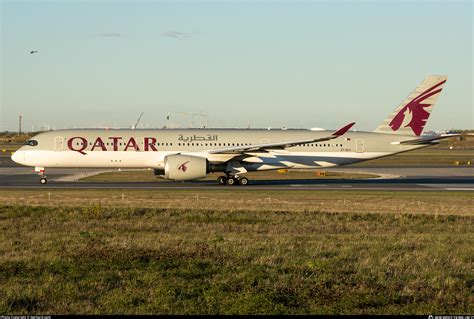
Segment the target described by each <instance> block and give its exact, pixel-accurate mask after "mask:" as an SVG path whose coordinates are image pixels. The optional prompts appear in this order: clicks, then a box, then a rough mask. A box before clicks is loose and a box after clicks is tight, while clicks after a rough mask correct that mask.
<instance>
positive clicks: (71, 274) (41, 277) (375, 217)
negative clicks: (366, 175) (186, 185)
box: [0, 189, 474, 314]
mask: <svg viewBox="0 0 474 319" xmlns="http://www.w3.org/2000/svg"><path fill="white" fill-rule="evenodd" d="M473 226H474V199H473V197H472V194H471V193H469V192H449V193H448V192H420V193H402V192H397V193H393V192H353V191H333V192H331V191H328V192H309V191H293V192H265V191H248V190H247V191H246V190H235V189H232V190H219V191H131V190H128V191H127V190H123V191H112V190H94V191H88V190H80V191H74V190H41V191H36V190H5V191H3V190H2V192H1V193H0V229H1V232H0V252H1V255H2V258H1V259H0V286H1V287H2V289H0V313H6V314H7V313H15V314H27V313H35V314H40V313H43V314H51V313H64V314H67V313H88V314H93V313H96V314H111V313H130V314H145V313H162V314H217V313H220V314H247V313H263V314H282V313H283V314H285V313H287V314H307V313H313V314H340V313H357V314H369V313H377V314H378V313H391V314H401V313H402V314H413V313H416V314H431V313H434V314H454V313H456V314H467V313H473V311H474V307H473V304H474V302H473V301H474V299H473V285H474V278H473V272H472V264H473V261H474V252H473V249H472V247H473V244H474V238H473V236H472V228H473Z"/></svg>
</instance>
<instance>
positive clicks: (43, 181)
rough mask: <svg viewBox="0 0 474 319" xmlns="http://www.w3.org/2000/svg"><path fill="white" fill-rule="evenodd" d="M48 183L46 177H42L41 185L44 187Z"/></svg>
mask: <svg viewBox="0 0 474 319" xmlns="http://www.w3.org/2000/svg"><path fill="white" fill-rule="evenodd" d="M47 182H48V180H47V179H46V177H41V179H40V183H41V184H43V185H44V184H46V183H47Z"/></svg>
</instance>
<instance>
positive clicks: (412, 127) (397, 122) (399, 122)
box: [374, 75, 448, 136]
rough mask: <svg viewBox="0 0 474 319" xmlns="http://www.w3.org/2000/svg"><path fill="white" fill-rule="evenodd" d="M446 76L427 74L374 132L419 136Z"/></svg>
mask: <svg viewBox="0 0 474 319" xmlns="http://www.w3.org/2000/svg"><path fill="white" fill-rule="evenodd" d="M447 78H448V77H447V76H445V75H430V76H428V77H427V78H426V79H425V80H424V81H423V82H421V83H420V84H419V85H418V86H417V88H416V89H415V90H414V91H413V92H411V94H410V95H409V96H408V97H407V98H406V99H405V101H403V103H402V104H400V105H399V106H398V107H397V108H396V109H395V111H394V112H393V113H392V114H390V116H389V117H387V118H386V119H385V121H383V123H382V124H380V125H379V127H377V128H376V129H375V131H374V132H378V133H391V134H403V135H416V136H420V135H421V133H422V132H423V129H424V128H425V124H426V121H428V117H429V116H430V113H431V110H432V109H433V106H434V104H435V103H436V100H437V99H438V96H439V94H440V92H441V90H442V89H443V86H444V83H446V80H447Z"/></svg>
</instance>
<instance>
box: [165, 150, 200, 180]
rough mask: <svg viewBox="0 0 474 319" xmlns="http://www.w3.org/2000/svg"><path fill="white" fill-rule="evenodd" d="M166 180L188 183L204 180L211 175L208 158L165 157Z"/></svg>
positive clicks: (177, 155)
mask: <svg viewBox="0 0 474 319" xmlns="http://www.w3.org/2000/svg"><path fill="white" fill-rule="evenodd" d="M164 173H165V178H167V179H172V180H175V181H187V180H192V179H198V178H203V177H205V176H206V174H207V173H209V163H208V161H207V158H205V157H200V156H193V155H181V154H176V155H168V156H166V157H165V172H164Z"/></svg>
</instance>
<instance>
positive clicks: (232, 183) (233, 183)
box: [226, 177, 236, 186]
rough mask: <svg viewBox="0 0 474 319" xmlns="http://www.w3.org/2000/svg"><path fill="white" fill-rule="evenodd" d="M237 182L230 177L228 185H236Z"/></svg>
mask: <svg viewBox="0 0 474 319" xmlns="http://www.w3.org/2000/svg"><path fill="white" fill-rule="evenodd" d="M235 182H236V180H235V178H233V177H229V178H228V179H227V181H226V183H227V185H230V186H232V185H235Z"/></svg>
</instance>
